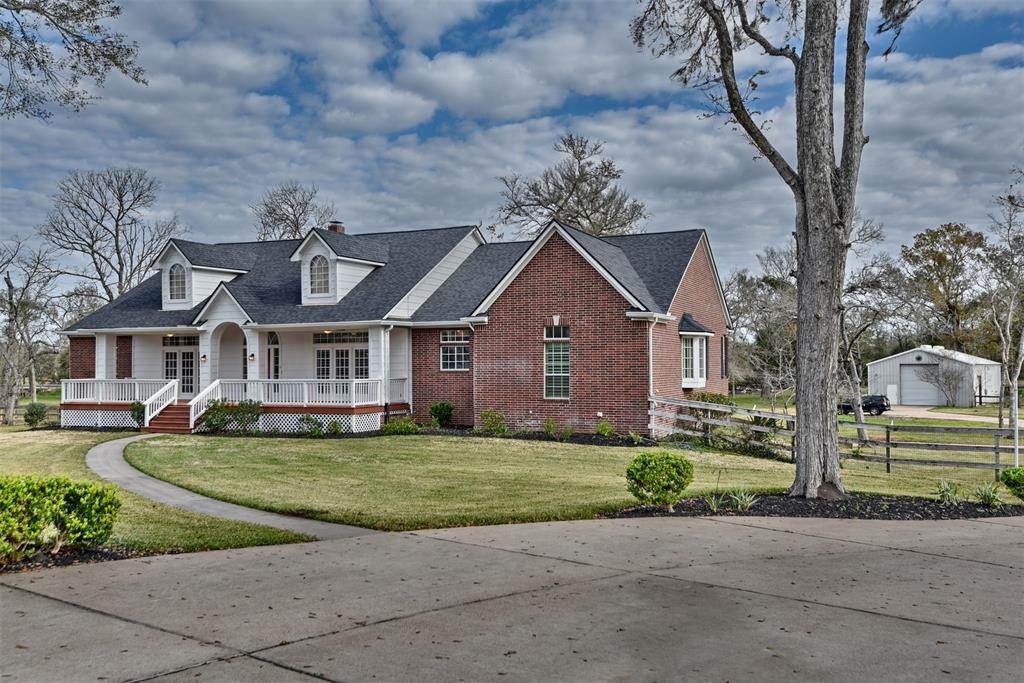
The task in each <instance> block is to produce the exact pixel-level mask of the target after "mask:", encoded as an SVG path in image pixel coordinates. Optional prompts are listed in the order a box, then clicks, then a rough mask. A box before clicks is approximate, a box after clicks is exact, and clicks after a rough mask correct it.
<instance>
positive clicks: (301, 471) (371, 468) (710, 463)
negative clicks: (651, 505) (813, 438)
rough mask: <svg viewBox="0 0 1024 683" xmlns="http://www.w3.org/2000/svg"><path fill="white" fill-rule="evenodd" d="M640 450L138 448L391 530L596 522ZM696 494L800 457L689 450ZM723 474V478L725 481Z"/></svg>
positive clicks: (292, 507)
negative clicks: (784, 458)
mask: <svg viewBox="0 0 1024 683" xmlns="http://www.w3.org/2000/svg"><path fill="white" fill-rule="evenodd" d="M637 452H638V451H637V450H635V449H628V448H611V447H597V446H581V445H575V444H562V443H552V442H540V441H522V440H515V439H480V438H468V437H439V436H396V437H379V438H365V439H338V440H308V439H271V438H259V439H256V438H235V437H198V436H173V437H162V438H159V439H152V440H148V441H144V442H140V443H136V444H132V445H131V446H130V447H129V448H128V449H127V453H126V457H127V458H128V460H129V462H131V463H132V464H133V465H134V466H136V467H138V468H139V469H141V470H143V471H145V472H147V473H149V474H151V475H153V476H156V477H159V478H161V479H165V480H167V481H171V482H173V483H175V484H178V485H179V486H183V487H185V488H188V489H191V490H193V491H197V492H199V493H202V494H204V495H208V496H211V497H213V498H219V499H221V500H227V501H231V502H234V503H238V504H241V505H247V506H251V507H257V508H262V509H266V510H272V511H275V512H283V513H286V514H301V515H305V516H308V517H313V518H316V519H322V520H326V521H331V522H340V523H345V524H355V525H359V526H365V527H372V528H376V529H385V530H408V529H419V528H429V527H449V526H463V525H474V524H499V523H511V522H535V521H549V520H562V519H586V518H591V517H593V516H594V515H596V514H598V513H600V512H603V511H611V510H616V509H620V508H622V507H626V506H628V505H632V504H634V502H635V501H633V500H632V499H631V498H630V496H629V495H628V494H627V493H626V483H625V477H624V472H625V469H626V464H627V463H628V462H629V460H630V459H631V458H632V457H633V456H634V455H635V454H636V453H637ZM686 456H687V457H688V458H690V459H691V460H693V461H694V464H695V469H696V472H695V474H696V478H695V481H694V483H693V484H692V485H691V487H690V489H688V491H687V495H701V494H704V493H707V492H710V491H713V490H714V489H715V488H716V486H720V487H721V488H722V489H735V488H747V489H752V490H757V491H774V490H782V489H784V488H785V487H787V486H788V485H789V484H790V483H791V482H792V479H793V465H791V464H789V463H784V462H779V461H774V460H765V459H759V458H751V457H746V456H741V455H735V454H730V453H721V452H717V451H697V452H688V453H686ZM843 476H844V481H845V483H846V485H847V487H848V488H849V489H850V490H853V491H863V492H870V493H879V494H911V495H931V493H932V491H933V490H934V488H935V483H936V481H937V480H938V479H940V478H943V479H948V480H951V481H956V482H959V483H961V484H963V485H964V486H965V487H967V488H969V489H971V490H973V487H974V486H976V485H977V484H979V483H985V482H988V481H991V479H992V475H991V473H987V472H981V471H975V470H967V469H952V468H933V467H902V468H901V467H894V469H893V473H892V474H889V475H887V474H886V473H885V467H884V465H876V464H873V463H853V462H847V463H845V465H844V469H843ZM719 478H720V483H719Z"/></svg>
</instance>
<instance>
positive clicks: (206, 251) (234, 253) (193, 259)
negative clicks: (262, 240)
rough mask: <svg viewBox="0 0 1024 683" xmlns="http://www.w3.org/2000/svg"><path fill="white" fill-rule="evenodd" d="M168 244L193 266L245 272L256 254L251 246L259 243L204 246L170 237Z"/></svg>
mask: <svg viewBox="0 0 1024 683" xmlns="http://www.w3.org/2000/svg"><path fill="white" fill-rule="evenodd" d="M169 244H173V245H174V246H175V247H177V249H178V251H180V252H181V255H182V256H184V257H185V259H186V260H188V262H189V263H191V264H192V265H193V266H197V267H199V268H218V269H221V270H235V271H239V272H245V271H247V270H249V269H250V268H252V264H253V263H254V262H255V261H256V252H255V250H254V249H253V248H252V245H253V244H259V243H258V242H236V243H234V244H204V243H202V242H191V241H189V240H182V239H178V238H177V237H172V238H171V239H170V240H169ZM161 256H162V254H161Z"/></svg>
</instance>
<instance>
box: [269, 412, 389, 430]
mask: <svg viewBox="0 0 1024 683" xmlns="http://www.w3.org/2000/svg"><path fill="white" fill-rule="evenodd" d="M306 415H309V416H310V417H311V418H313V419H315V420H317V421H318V422H319V423H320V426H321V428H322V429H323V430H324V431H325V432H332V431H340V432H372V431H375V430H377V429H380V421H381V414H380V413H363V414H361V415H324V414H319V413H264V414H263V415H261V416H260V423H259V429H260V431H264V432H272V431H275V430H276V431H279V432H305V431H308V429H309V428H308V427H307V426H306V425H304V424H302V422H301V420H302V418H303V417H304V416H306ZM335 422H336V423H337V424H338V426H337V427H336V428H335V427H334V426H333V423H335Z"/></svg>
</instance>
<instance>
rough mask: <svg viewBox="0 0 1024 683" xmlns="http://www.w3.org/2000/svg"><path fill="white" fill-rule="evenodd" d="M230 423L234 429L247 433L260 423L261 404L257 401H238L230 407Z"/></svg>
mask: <svg viewBox="0 0 1024 683" xmlns="http://www.w3.org/2000/svg"><path fill="white" fill-rule="evenodd" d="M230 412H231V421H232V422H233V423H234V426H235V428H236V429H239V430H240V431H243V432H248V431H249V430H250V429H252V428H253V426H254V425H256V423H258V422H259V421H260V415H262V414H263V404H262V403H260V402H259V401H249V400H246V401H239V402H238V403H237V404H235V405H233V406H231V410H230Z"/></svg>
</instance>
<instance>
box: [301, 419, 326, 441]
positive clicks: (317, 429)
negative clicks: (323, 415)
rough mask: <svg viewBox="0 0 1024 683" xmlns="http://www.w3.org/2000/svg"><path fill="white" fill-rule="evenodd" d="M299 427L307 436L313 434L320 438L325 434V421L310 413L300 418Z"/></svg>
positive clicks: (314, 436)
mask: <svg viewBox="0 0 1024 683" xmlns="http://www.w3.org/2000/svg"><path fill="white" fill-rule="evenodd" d="M299 428H300V430H301V431H302V432H304V433H305V434H306V435H307V436H312V437H313V438H319V437H321V436H323V435H324V423H323V422H321V421H320V420H319V419H318V418H315V417H313V416H312V415H310V414H309V413H306V414H305V415H303V416H302V417H300V418H299Z"/></svg>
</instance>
